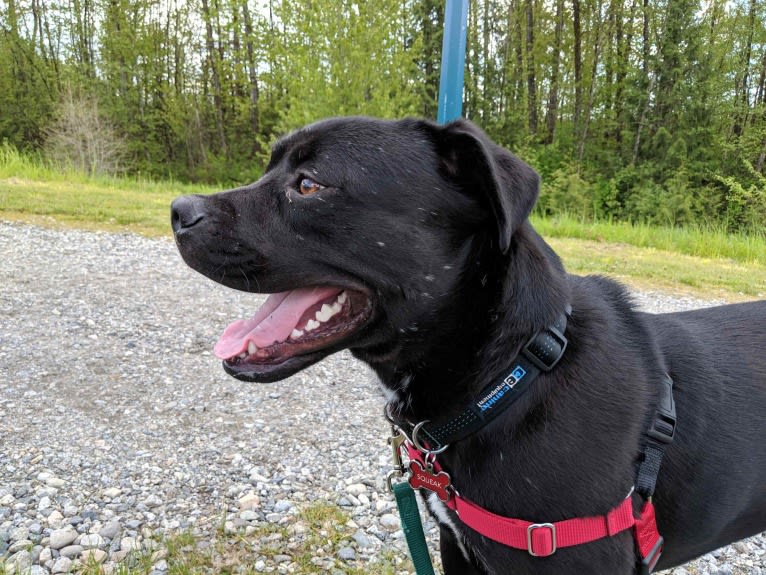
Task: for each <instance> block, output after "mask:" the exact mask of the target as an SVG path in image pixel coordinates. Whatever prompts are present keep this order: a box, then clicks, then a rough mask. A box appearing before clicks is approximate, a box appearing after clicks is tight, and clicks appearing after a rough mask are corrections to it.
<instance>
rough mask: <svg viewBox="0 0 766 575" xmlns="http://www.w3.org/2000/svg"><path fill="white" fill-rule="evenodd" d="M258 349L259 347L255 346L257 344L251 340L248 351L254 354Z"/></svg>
mask: <svg viewBox="0 0 766 575" xmlns="http://www.w3.org/2000/svg"><path fill="white" fill-rule="evenodd" d="M256 351H258V348H257V347H256V346H255V344H254V343H253V342H252V341H251V342H250V343H248V344H247V353H249V354H250V355H253V354H254V353H255V352H256Z"/></svg>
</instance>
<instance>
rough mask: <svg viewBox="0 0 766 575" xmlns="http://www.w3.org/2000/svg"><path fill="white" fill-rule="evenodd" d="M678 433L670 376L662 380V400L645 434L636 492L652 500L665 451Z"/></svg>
mask: <svg viewBox="0 0 766 575" xmlns="http://www.w3.org/2000/svg"><path fill="white" fill-rule="evenodd" d="M675 432H676V403H675V401H674V400H673V380H672V379H670V376H669V375H668V374H665V378H664V379H663V380H662V385H661V387H660V398H659V402H658V404H657V410H656V413H655V415H654V419H653V420H652V423H651V426H650V427H649V429H648V430H647V431H646V432H645V438H646V443H645V445H644V449H643V452H642V456H641V458H640V460H639V462H638V468H637V470H636V491H637V492H638V493H639V494H640V495H641V496H642V497H643V498H644V499H650V498H651V497H652V495H653V494H654V488H655V486H656V485H657V475H658V474H659V472H660V465H661V464H662V457H663V456H664V455H665V449H666V448H667V446H668V445H669V444H670V443H671V442H672V441H673V437H674V436H675Z"/></svg>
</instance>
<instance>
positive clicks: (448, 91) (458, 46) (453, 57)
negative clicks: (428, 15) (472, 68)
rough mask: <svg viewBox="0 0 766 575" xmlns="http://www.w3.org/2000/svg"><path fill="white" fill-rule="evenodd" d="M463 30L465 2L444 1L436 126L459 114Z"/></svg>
mask: <svg viewBox="0 0 766 575" xmlns="http://www.w3.org/2000/svg"><path fill="white" fill-rule="evenodd" d="M467 28H468V0H447V5H446V6H445V8H444V40H443V41H442V71H441V79H440V81H439V110H438V112H437V116H436V119H437V121H438V122H439V123H440V124H444V123H447V122H451V121H452V120H456V119H457V118H459V117H460V116H462V115H463V69H464V68H465V38H466V30H467Z"/></svg>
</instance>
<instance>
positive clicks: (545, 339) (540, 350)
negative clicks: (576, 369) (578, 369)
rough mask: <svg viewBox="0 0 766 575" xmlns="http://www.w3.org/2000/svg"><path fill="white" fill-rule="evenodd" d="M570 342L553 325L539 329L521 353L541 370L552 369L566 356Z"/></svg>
mask: <svg viewBox="0 0 766 575" xmlns="http://www.w3.org/2000/svg"><path fill="white" fill-rule="evenodd" d="M568 343H569V341H568V340H567V338H566V337H564V334H563V333H561V331H560V330H559V329H558V327H556V326H552V325H551V326H548V327H546V328H545V329H543V330H540V331H538V332H537V333H536V334H535V335H534V337H533V338H532V339H530V340H529V341H528V342H527V345H525V346H524V348H523V349H522V350H521V354H522V355H523V356H524V358H525V359H527V360H528V361H529V362H530V363H531V364H532V365H534V366H535V367H536V368H538V369H539V370H541V371H550V370H552V369H553V368H554V367H556V364H557V363H558V362H559V360H560V359H561V358H562V357H563V356H564V350H566V348H567V344H568Z"/></svg>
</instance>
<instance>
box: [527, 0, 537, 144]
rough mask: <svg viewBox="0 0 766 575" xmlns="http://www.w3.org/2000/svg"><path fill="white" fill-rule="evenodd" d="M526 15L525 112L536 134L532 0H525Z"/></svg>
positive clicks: (532, 133)
mask: <svg viewBox="0 0 766 575" xmlns="http://www.w3.org/2000/svg"><path fill="white" fill-rule="evenodd" d="M525 11H526V17H527V35H526V36H527V37H526V50H527V112H528V117H529V133H530V134H531V135H532V136H534V135H535V134H537V83H536V81H535V37H534V23H535V20H534V5H533V0H526V2H525Z"/></svg>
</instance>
